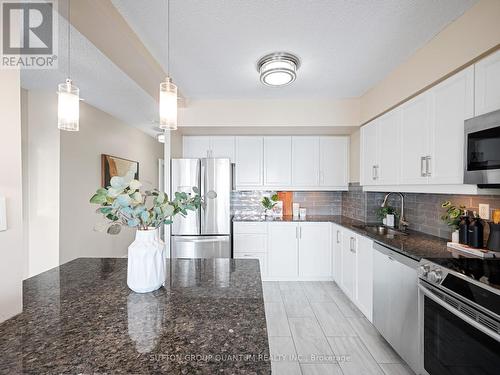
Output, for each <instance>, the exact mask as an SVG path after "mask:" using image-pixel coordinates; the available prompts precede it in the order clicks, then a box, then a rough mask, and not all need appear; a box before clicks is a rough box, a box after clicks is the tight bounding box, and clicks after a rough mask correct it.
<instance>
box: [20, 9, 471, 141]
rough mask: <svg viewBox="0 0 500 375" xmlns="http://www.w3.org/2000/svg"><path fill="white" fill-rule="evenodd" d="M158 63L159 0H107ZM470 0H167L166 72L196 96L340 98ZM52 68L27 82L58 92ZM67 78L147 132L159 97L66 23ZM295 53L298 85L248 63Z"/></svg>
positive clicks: (57, 74) (360, 89)
mask: <svg viewBox="0 0 500 375" xmlns="http://www.w3.org/2000/svg"><path fill="white" fill-rule="evenodd" d="M112 1H113V4H114V5H115V6H116V7H117V9H118V10H119V11H120V13H121V14H122V15H123V16H124V18H125V19H126V20H127V22H128V23H129V24H130V26H131V27H132V28H133V29H134V31H135V32H136V33H137V34H138V36H139V37H140V38H141V40H142V41H143V43H144V44H145V46H146V47H147V48H148V49H149V50H150V52H151V53H152V54H153V56H154V57H155V58H156V59H157V60H158V61H159V62H160V63H161V64H162V65H163V66H164V69H165V70H166V26H167V25H166V5H165V4H166V0H112ZM475 2H476V0H314V1H312V0H311V1H309V0H238V1H237V0H233V1H230V0H210V1H203V0H171V16H172V25H171V47H172V48H171V71H172V75H173V77H174V80H175V82H177V83H178V85H179V88H180V90H181V91H182V93H183V95H184V96H185V97H186V98H188V99H191V98H194V99H217V98H230V99H261V98H284V99H286V98H296V99H303V98H307V99H314V98H344V97H353V96H359V95H361V94H363V93H364V92H365V91H366V90H367V89H369V88H370V87H372V86H373V85H374V84H376V83H377V82H378V81H380V80H381V79H382V78H383V77H384V76H386V75H387V74H388V73H389V72H390V71H391V70H392V69H394V68H395V67H396V66H398V65H399V64H400V63H401V62H403V61H404V60H405V59H407V58H408V57H409V56H410V55H411V54H412V53H413V52H414V51H415V50H417V49H418V48H419V47H421V46H422V45H424V44H425V43H426V42H427V41H428V40H429V39H431V38H432V37H433V36H434V35H435V34H436V33H438V32H439V31H440V30H441V29H442V28H443V27H445V26H446V25H447V24H449V23H450V22H451V21H453V20H454V19H456V18H457V17H458V16H460V15H461V14H462V13H463V12H464V11H465V10H466V9H468V8H469V7H470V6H472V5H473V4H474V3H475ZM59 25H60V27H59V51H60V55H59V69H58V70H25V71H23V72H22V75H21V77H22V86H23V87H24V88H26V89H39V90H50V91H56V89H57V84H59V83H62V82H64V80H65V78H66V75H67V68H66V67H67V60H66V55H65V52H64V51H66V48H67V35H66V25H67V23H66V20H65V18H63V17H59ZM71 50H72V58H71V62H72V64H71V65H72V74H71V76H72V78H73V80H74V82H75V84H76V85H77V86H78V87H79V88H80V91H81V97H82V98H84V99H85V101H86V102H87V103H89V104H91V105H93V106H95V107H97V108H99V109H101V110H103V111H105V112H108V113H110V114H111V115H113V116H115V117H116V118H118V119H121V120H122V121H124V122H126V123H128V124H130V125H133V126H136V127H138V128H140V129H142V130H144V131H146V132H148V133H150V134H154V131H153V130H152V120H155V119H157V118H158V109H157V104H156V102H155V100H153V98H152V97H151V96H150V95H148V94H147V93H146V92H145V91H144V90H143V89H142V88H141V87H140V86H139V85H138V84H136V83H135V82H134V81H133V80H132V79H130V78H129V77H128V76H127V75H126V74H125V73H124V72H123V71H122V70H120V69H119V68H118V67H117V66H116V65H115V64H114V63H113V62H112V61H111V60H109V59H108V58H107V57H106V56H105V55H104V54H103V53H102V52H101V51H99V50H98V49H97V48H96V47H95V46H94V45H93V44H92V43H91V42H89V41H88V40H87V39H86V38H85V37H84V36H82V35H81V34H80V33H79V32H78V31H77V30H75V29H73V28H72V46H71ZM280 50H283V51H290V52H293V53H295V54H297V55H298V56H299V57H300V58H301V60H302V66H301V68H300V70H299V76H298V79H297V81H296V82H294V83H293V84H292V85H290V86H287V87H281V88H269V87H265V86H263V85H262V84H261V83H260V82H259V79H258V75H257V72H256V68H255V63H256V61H257V60H258V58H259V57H261V56H262V55H264V54H266V53H269V52H273V51H280Z"/></svg>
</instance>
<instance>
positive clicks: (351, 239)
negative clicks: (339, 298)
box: [339, 229, 358, 301]
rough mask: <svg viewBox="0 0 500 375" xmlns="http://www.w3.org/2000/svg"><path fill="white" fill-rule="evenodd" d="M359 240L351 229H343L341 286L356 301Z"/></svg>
mask: <svg viewBox="0 0 500 375" xmlns="http://www.w3.org/2000/svg"><path fill="white" fill-rule="evenodd" d="M357 246H358V241H357V238H356V234H355V233H354V232H351V231H350V230H347V229H343V230H342V255H341V264H342V265H341V268H342V272H341V275H340V285H339V286H340V288H341V289H342V290H343V291H344V293H345V294H346V295H347V296H348V297H349V298H350V299H351V300H353V301H354V299H355V296H356V294H355V287H356V249H357Z"/></svg>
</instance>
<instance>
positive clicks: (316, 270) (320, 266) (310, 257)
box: [298, 223, 332, 279]
mask: <svg viewBox="0 0 500 375" xmlns="http://www.w3.org/2000/svg"><path fill="white" fill-rule="evenodd" d="M298 237H299V241H298V242H299V277H300V278H304V279H315V278H320V279H327V278H330V277H331V275H332V261H331V256H332V254H331V251H330V224H329V223H300V224H299V233H298Z"/></svg>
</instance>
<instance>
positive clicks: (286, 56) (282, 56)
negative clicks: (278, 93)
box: [257, 52, 300, 87]
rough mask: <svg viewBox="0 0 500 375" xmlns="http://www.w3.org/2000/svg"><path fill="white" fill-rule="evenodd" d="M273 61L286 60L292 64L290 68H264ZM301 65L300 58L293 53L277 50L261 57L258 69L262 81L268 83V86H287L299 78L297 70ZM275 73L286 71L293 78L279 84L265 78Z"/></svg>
mask: <svg viewBox="0 0 500 375" xmlns="http://www.w3.org/2000/svg"><path fill="white" fill-rule="evenodd" d="M271 62H285V63H287V64H289V65H290V68H286V67H277V68H271V69H267V70H263V68H264V67H265V65H267V64H268V63H271ZM299 67H300V59H299V58H298V57H297V56H295V55H292V54H291V53H288V52H275V53H270V54H267V55H265V56H263V57H262V58H260V59H259V61H258V62H257V71H258V72H259V75H260V81H261V82H262V83H263V84H264V85H266V86H271V87H279V86H286V85H289V84H290V83H292V82H294V81H295V79H296V78H297V70H298V69H299ZM274 73H285V74H288V75H289V76H290V77H291V79H290V81H288V82H286V83H284V84H278V85H273V84H270V83H268V82H267V81H266V80H265V79H266V77H268V76H269V75H271V74H274Z"/></svg>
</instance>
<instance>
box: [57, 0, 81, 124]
mask: <svg viewBox="0 0 500 375" xmlns="http://www.w3.org/2000/svg"><path fill="white" fill-rule="evenodd" d="M70 6H71V0H68V20H67V21H68V78H67V79H66V82H65V83H61V84H59V85H58V86H57V127H58V128H59V129H60V130H67V131H78V130H79V126H80V89H79V88H78V87H76V86H75V85H73V82H72V81H71V78H69V77H71V68H70V66H71V30H70V28H71V20H70V16H71V12H70Z"/></svg>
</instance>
